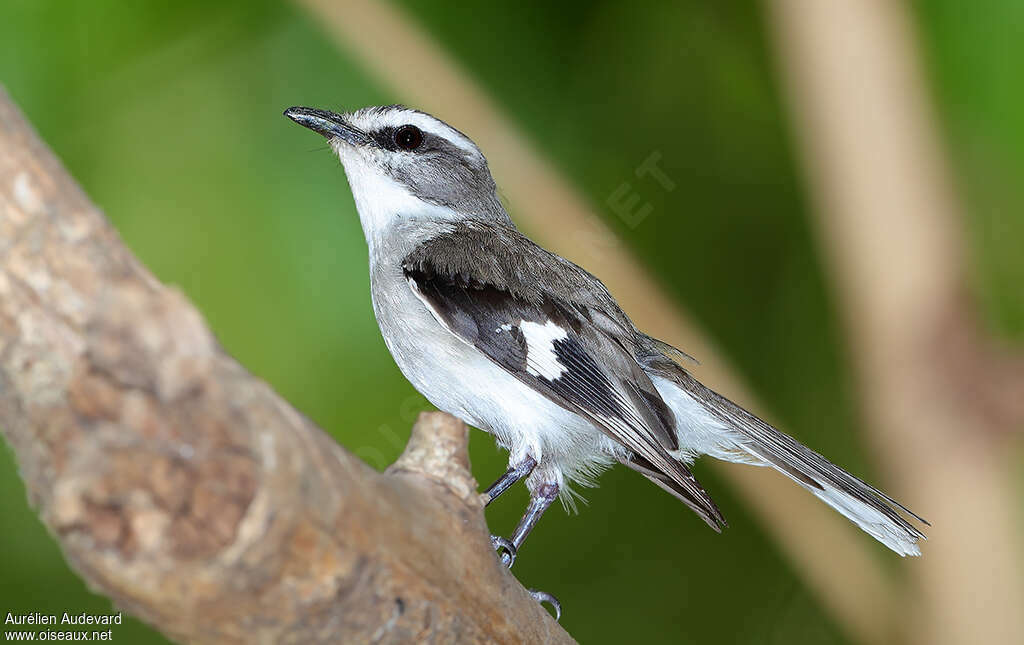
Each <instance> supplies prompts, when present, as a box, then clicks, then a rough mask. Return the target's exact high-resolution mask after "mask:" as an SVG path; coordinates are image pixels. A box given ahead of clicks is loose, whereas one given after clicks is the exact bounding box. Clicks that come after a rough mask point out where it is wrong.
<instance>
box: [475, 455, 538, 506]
mask: <svg viewBox="0 0 1024 645" xmlns="http://www.w3.org/2000/svg"><path fill="white" fill-rule="evenodd" d="M536 465H537V460H536V459H534V458H533V457H531V456H529V455H527V456H526V459H523V460H522V461H521V462H519V463H518V464H516V465H514V466H511V467H509V469H508V470H506V471H505V474H504V475H502V476H501V477H499V478H498V481H496V482H494V483H493V484H491V485H490V486H488V487H487V490H485V491H484V495H486V496H487V501H486V502H484V505H485V506H489V505H490V503H491V502H493V501H494V500H496V499H498V495H501V494H502V493H504V492H505V491H507V490H508V489H509V488H511V487H512V484H514V483H516V482H517V481H519V480H520V479H522V478H523V477H526V476H527V475H529V474H530V473H531V472H533V467H534V466H536Z"/></svg>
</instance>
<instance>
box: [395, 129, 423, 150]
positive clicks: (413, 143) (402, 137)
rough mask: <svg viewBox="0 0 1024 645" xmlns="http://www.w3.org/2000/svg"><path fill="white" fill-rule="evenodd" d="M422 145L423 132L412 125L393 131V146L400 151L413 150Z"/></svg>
mask: <svg viewBox="0 0 1024 645" xmlns="http://www.w3.org/2000/svg"><path fill="white" fill-rule="evenodd" d="M421 143H423V132H422V131H421V130H420V129H419V128H417V127H416V126H414V125H403V126H402V127H400V128H398V129H397V130H395V145H396V146H398V148H399V149H400V150H415V149H416V148H419V147H420V144H421Z"/></svg>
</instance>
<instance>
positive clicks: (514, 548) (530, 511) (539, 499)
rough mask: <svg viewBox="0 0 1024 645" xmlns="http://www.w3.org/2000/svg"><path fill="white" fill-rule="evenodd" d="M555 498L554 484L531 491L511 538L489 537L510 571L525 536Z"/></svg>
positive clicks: (542, 485) (549, 483)
mask: <svg viewBox="0 0 1024 645" xmlns="http://www.w3.org/2000/svg"><path fill="white" fill-rule="evenodd" d="M557 497H558V484H556V483H554V482H548V483H546V484H541V485H540V487H538V488H537V490H536V491H531V493H530V505H529V506H527V507H526V513H525V514H524V515H523V519H521V520H520V521H519V526H517V527H516V530H515V531H513V533H512V537H511V538H508V539H505V538H496V537H494V536H492V537H491V541H492V542H493V543H494V548H495V549H499V550H500V551H501V563H502V564H504V565H505V566H507V567H509V568H510V569H511V568H512V564H513V563H514V562H515V561H516V553H518V552H519V547H521V546H522V545H523V542H524V541H526V536H527V535H529V534H530V531H532V530H533V527H534V526H536V525H537V520H539V519H540V516H541V515H543V514H544V511H546V510H548V507H549V506H551V502H553V501H555V499H556V498H557Z"/></svg>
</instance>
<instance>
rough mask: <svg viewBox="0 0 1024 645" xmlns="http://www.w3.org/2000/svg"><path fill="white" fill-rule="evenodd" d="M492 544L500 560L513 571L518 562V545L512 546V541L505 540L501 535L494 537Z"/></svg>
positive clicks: (492, 537)
mask: <svg viewBox="0 0 1024 645" xmlns="http://www.w3.org/2000/svg"><path fill="white" fill-rule="evenodd" d="M491 544H492V545H493V546H494V550H495V551H497V552H498V559H500V560H501V563H502V564H503V565H505V566H506V567H508V568H509V569H511V568H512V565H513V564H514V563H515V561H516V552H517V551H518V549H516V545H515V544H512V540H510V539H508V538H503V537H501V536H500V535H492V536H491Z"/></svg>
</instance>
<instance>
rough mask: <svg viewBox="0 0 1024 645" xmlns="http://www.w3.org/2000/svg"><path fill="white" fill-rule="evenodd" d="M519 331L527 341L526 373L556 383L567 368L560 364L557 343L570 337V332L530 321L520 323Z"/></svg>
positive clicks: (551, 323)
mask: <svg viewBox="0 0 1024 645" xmlns="http://www.w3.org/2000/svg"><path fill="white" fill-rule="evenodd" d="M519 329H520V331H522V332H523V337H524V338H525V339H526V372H527V373H528V374H530V375H532V376H539V377H541V378H546V379H547V380H549V381H554V380H555V379H557V378H558V377H560V376H561V375H562V374H565V372H566V368H565V366H564V365H562V364H561V363H560V362H558V354H556V353H555V341H559V340H564V339H565V338H568V337H569V332H567V331H566V330H564V329H562V328H561V327H559V326H558V325H556V324H555V323H553V322H551V321H548V322H546V323H544V324H543V325H542V324H540V323H536V322H531V321H528V320H521V321H519Z"/></svg>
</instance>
